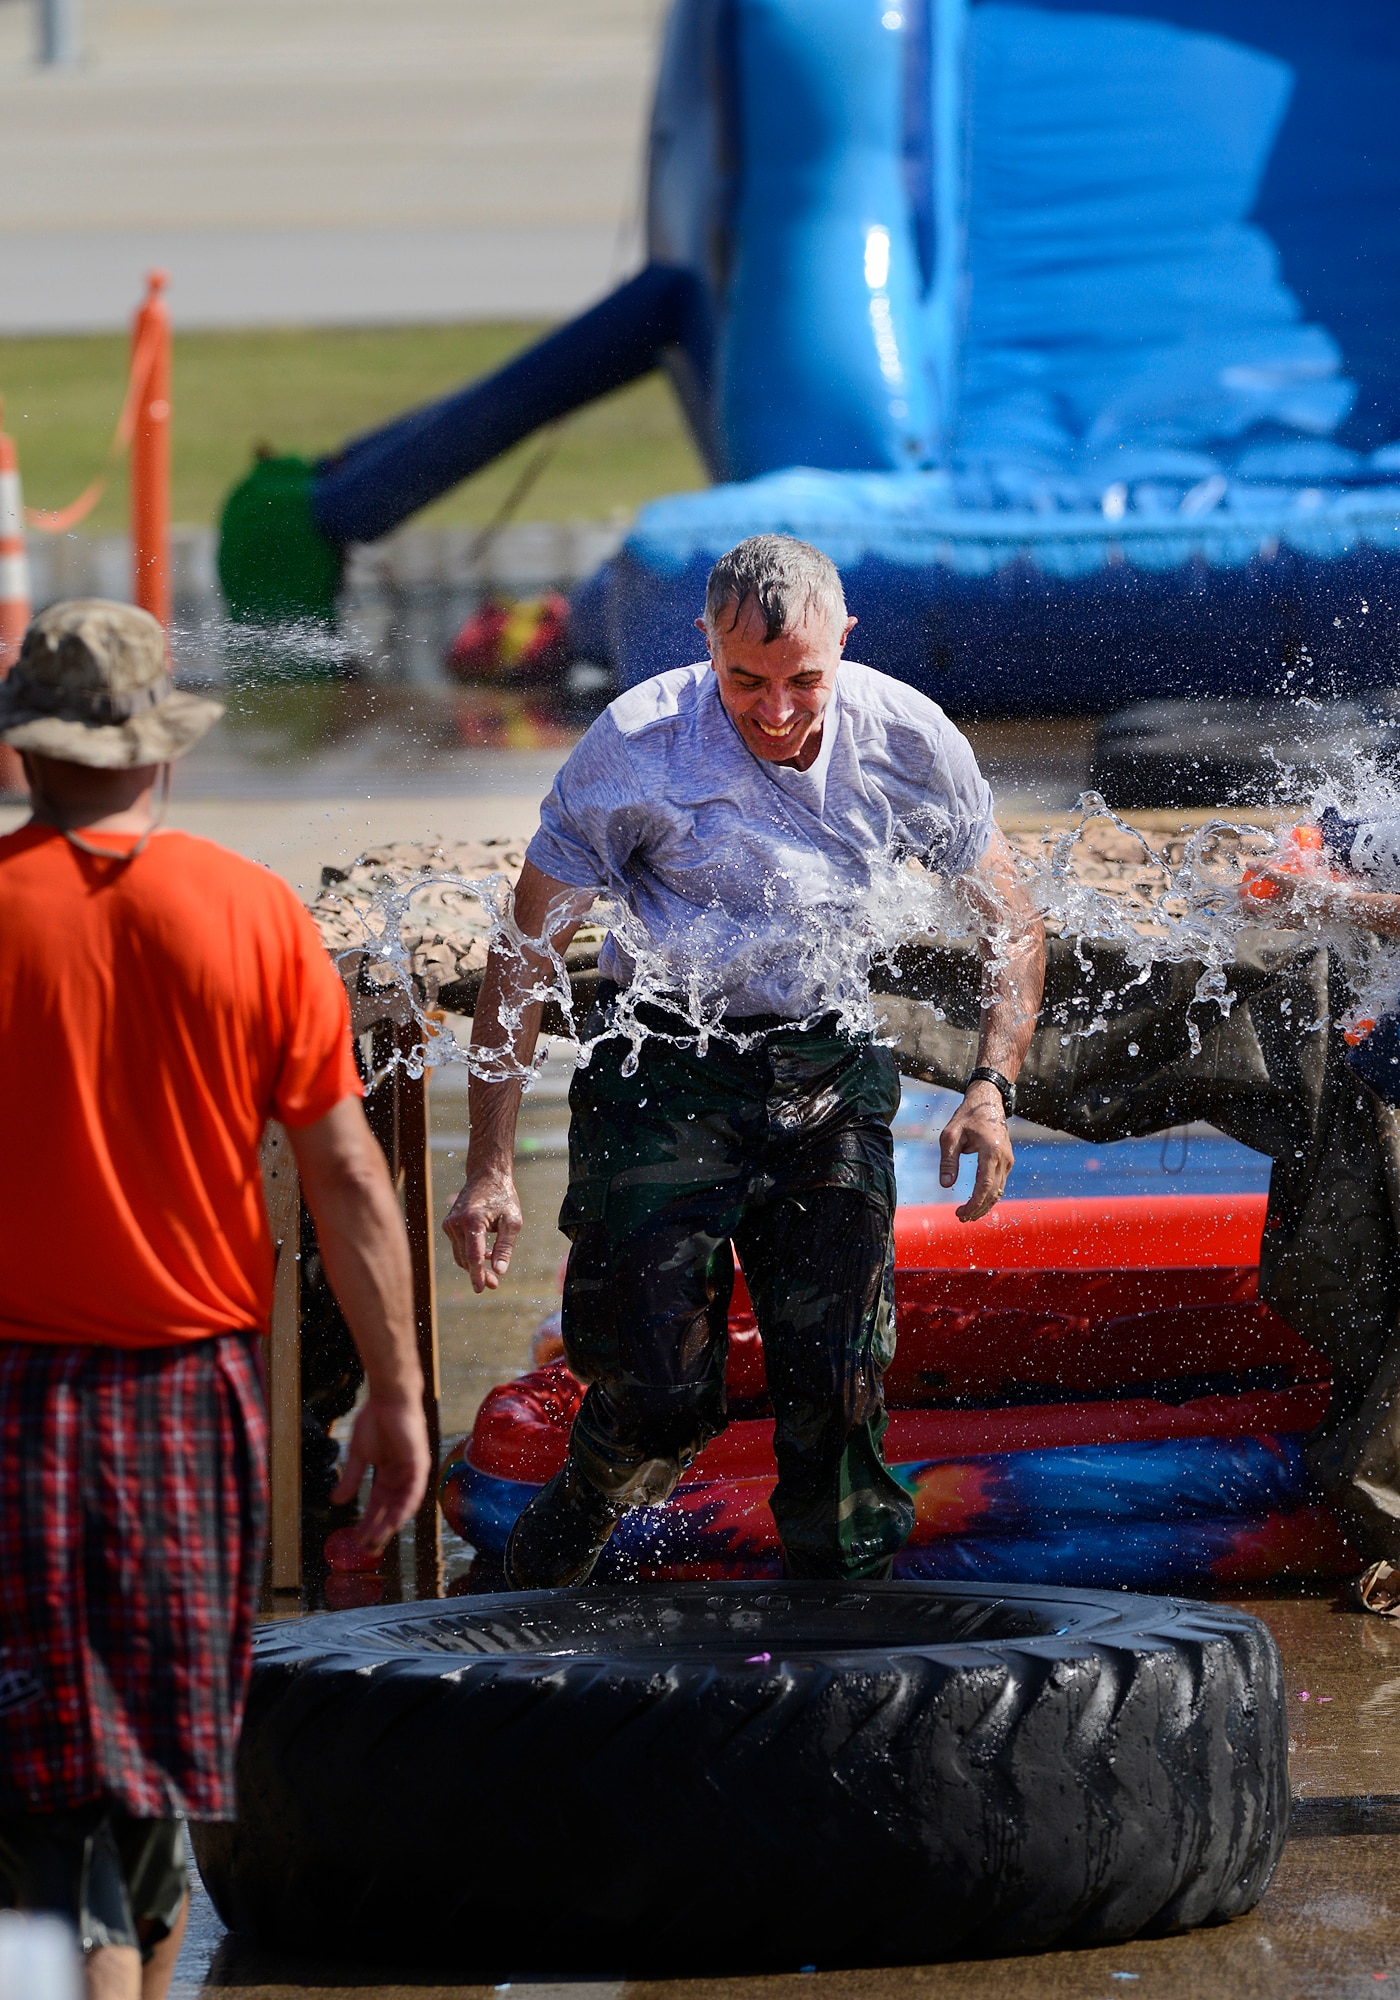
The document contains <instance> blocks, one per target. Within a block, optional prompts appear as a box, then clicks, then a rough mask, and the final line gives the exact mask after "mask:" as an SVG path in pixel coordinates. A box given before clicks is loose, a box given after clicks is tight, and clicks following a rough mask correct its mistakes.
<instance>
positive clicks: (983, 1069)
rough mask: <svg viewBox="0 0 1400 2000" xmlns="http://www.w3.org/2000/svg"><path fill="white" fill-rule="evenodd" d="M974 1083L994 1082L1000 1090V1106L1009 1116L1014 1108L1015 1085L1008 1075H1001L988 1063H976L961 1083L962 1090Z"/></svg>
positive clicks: (969, 1087) (967, 1088) (968, 1088)
mask: <svg viewBox="0 0 1400 2000" xmlns="http://www.w3.org/2000/svg"><path fill="white" fill-rule="evenodd" d="M974 1083H994V1084H995V1085H996V1087H997V1089H998V1090H999V1091H1000V1092H1001V1102H1002V1108H1003V1109H1004V1111H1005V1112H1006V1115H1007V1117H1008V1118H1009V1117H1010V1116H1011V1114H1012V1112H1013V1111H1014V1110H1015V1109H1016V1086H1015V1084H1014V1083H1013V1082H1012V1081H1011V1078H1010V1077H1009V1076H1003V1075H1002V1073H1001V1071H1000V1070H999V1069H993V1068H992V1066H991V1064H990V1063H978V1065H977V1067H976V1069H975V1070H973V1072H972V1074H971V1076H970V1077H969V1078H968V1079H967V1082H966V1083H965V1084H964V1085H963V1089H964V1091H967V1090H970V1089H971V1088H972V1086H973V1084H974Z"/></svg>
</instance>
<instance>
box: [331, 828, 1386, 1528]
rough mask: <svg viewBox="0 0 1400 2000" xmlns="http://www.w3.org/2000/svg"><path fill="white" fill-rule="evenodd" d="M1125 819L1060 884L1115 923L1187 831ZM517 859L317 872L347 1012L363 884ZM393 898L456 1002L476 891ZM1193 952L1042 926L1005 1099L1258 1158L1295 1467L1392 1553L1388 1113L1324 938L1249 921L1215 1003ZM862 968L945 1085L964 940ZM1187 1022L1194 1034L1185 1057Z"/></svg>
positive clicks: (888, 1020) (966, 993) (587, 960)
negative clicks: (1286, 1340)
mask: <svg viewBox="0 0 1400 2000" xmlns="http://www.w3.org/2000/svg"><path fill="white" fill-rule="evenodd" d="M1138 824H1140V825H1141V826H1142V827H1143V830H1144V831H1145V832H1147V833H1148V834H1149V837H1151V838H1153V839H1154V841H1155V844H1156V846H1157V848H1158V851H1159V852H1161V853H1162V854H1163V855H1164V861H1163V864H1162V865H1161V866H1160V867H1155V866H1154V865H1153V864H1151V863H1146V862H1144V859H1143V855H1142V850H1141V848H1140V847H1139V846H1138V845H1137V844H1136V843H1135V842H1133V841H1132V840H1131V839H1130V838H1129V836H1127V835H1125V834H1124V833H1122V832H1120V831H1119V830H1118V829H1116V828H1114V827H1112V826H1111V825H1103V826H1093V827H1091V828H1090V829H1089V830H1088V831H1087V833H1086V834H1085V835H1084V836H1082V837H1081V839H1080V840H1079V842H1078V843H1077V845H1076V847H1075V849H1074V852H1073V855H1072V857H1071V860H1070V867H1071V872H1072V874H1073V877H1074V880H1075V881H1076V882H1079V883H1082V884H1084V885H1085V886H1092V887H1095V888H1098V889H1100V890H1103V891H1105V892H1107V893H1109V894H1111V895H1113V896H1115V897H1116V898H1119V899H1120V900H1122V901H1123V902H1125V903H1126V904H1127V905H1128V908H1127V911H1126V912H1125V914H1127V915H1128V916H1129V918H1130V920H1131V921H1132V922H1133V925H1134V928H1136V929H1138V930H1140V931H1142V932H1144V933H1146V934H1149V935H1150V934H1151V932H1152V931H1153V930H1154V929H1156V928H1157V927H1158V926H1157V924H1156V923H1155V922H1154V921H1153V912H1152V905H1153V903H1154V902H1155V899H1156V898H1157V897H1158V896H1160V895H1161V893H1162V891H1163V889H1164V887H1165V886H1166V885H1167V882H1168V879H1169V871H1170V869H1171V868H1172V867H1174V866H1175V865H1176V864H1177V863H1178V862H1179V860H1180V855H1181V852H1182V851H1183V849H1184V838H1183V837H1181V836H1168V833H1167V827H1166V826H1165V825H1164V826H1161V827H1158V826H1156V825H1153V824H1150V823H1149V821H1148V818H1147V816H1143V819H1142V820H1140V821H1139V822H1138ZM1008 832H1009V834H1010V837H1011V839H1012V841H1013V844H1014V845H1015V846H1016V847H1017V848H1018V849H1019V850H1020V851H1021V852H1022V853H1023V854H1024V855H1025V856H1026V858H1027V859H1028V860H1030V861H1032V862H1033V863H1034V862H1035V861H1037V860H1043V859H1044V857H1045V855H1046V852H1047V845H1046V843H1047V842H1051V841H1053V839H1054V833H1053V831H1052V833H1051V834H1048V835H1047V834H1045V833H1044V832H1043V831H1042V830H1041V829H1038V828H1031V827H1023V826H1015V825H1013V826H1012V827H1011V828H1009V829H1008ZM1253 844H1254V843H1253V842H1251V841H1248V840H1247V841H1246V845H1253ZM1259 844H1260V845H1262V844H1263V837H1262V836H1261V837H1260V840H1259ZM1237 845H1238V843H1237V842H1236V841H1235V840H1233V839H1229V838H1227V839H1226V840H1224V841H1223V842H1221V843H1217V844H1216V848H1215V851H1214V854H1213V856H1208V857H1207V860H1206V864H1205V865H1207V866H1215V865H1217V864H1219V865H1221V866H1222V867H1223V866H1225V865H1226V864H1227V863H1228V860H1229V856H1230V850H1231V849H1233V848H1235V847H1237ZM1173 848H1175V851H1173ZM522 858H523V843H519V844H517V843H513V842H505V841H500V842H485V843H470V844H469V843H459V844H456V845H452V844H443V845H442V846H438V847H427V846H421V845H410V844H409V843H403V842H401V843H394V844H392V845H390V846H386V847H383V848H379V849H376V850H374V851H373V852H371V853H368V854H366V855H364V856H363V857H362V858H361V859H360V860H359V861H358V862H356V864H355V865H354V867H352V868H350V869H348V870H344V871H341V870H335V869H327V870H326V871H325V875H324V877H323V888H322V891H321V894H320V895H319V896H318V898H317V900H316V902H315V903H314V904H313V905H312V914H313V915H314V916H315V917H316V919H317V921H318V923H319V924H320V927H321V931H322V935H323V936H324V937H325V939H326V942H327V945H328V947H329V948H330V949H332V950H333V951H336V952H337V953H343V954H345V955H344V956H343V957H342V961H341V962H342V966H343V969H344V970H345V972H346V974H347V984H349V986H350V988H351V992H352V994H353V995H354V996H355V1000H356V1013H357V1019H358V1020H359V1021H360V1023H361V1025H367V1024H368V1023H369V1021H370V1020H372V1019H374V1018H377V1015H376V1013H375V1009H376V1008H377V1009H378V1012H379V1015H382V1014H383V1013H384V1012H385V1011H386V1010H385V1008H384V1004H383V996H384V987H383V981H384V979H385V978H386V977H392V975H390V974H388V973H387V970H386V968H384V967H383V966H376V965H375V963H374V961H373V956H372V946H371V948H370V950H369V951H366V949H365V933H364V923H363V921H362V918H364V917H365V916H366V915H367V914H368V913H369V912H370V910H371V906H372V905H373V903H374V899H375V897H376V895H377V894H378V893H379V892H380V891H381V890H383V889H384V888H385V887H393V886H394V885H395V884H400V885H401V884H403V883H405V882H407V881H410V880H411V879H413V877H414V876H415V875H429V874H433V873H437V872H449V873H454V874H462V875H466V876H468V877H471V878H479V877H481V876H483V875H486V874H489V873H491V872H492V871H499V872H500V873H501V874H502V875H505V876H508V877H509V878H511V879H514V877H515V875H516V874H517V873H518V870H519V867H520V863H521V859H522ZM1236 866H1237V863H1236ZM1169 907H1170V906H1169ZM411 909H412V917H411V922H408V923H405V925H404V928H403V935H404V939H405V943H406V944H407V945H408V946H409V948H410V952H411V964H412V970H413V976H414V982H415V986H416V987H417V989H418V992H419V995H420V998H421V1000H423V1001H426V1002H428V1003H429V1004H433V1003H436V1004H438V1005H441V1006H444V1007H446V1008H447V1009H448V1010H450V1011H462V1012H469V1011H470V1008H471V1005H472V1003H473V1001H474V998H475V992H476V987H477V984H478V981H479V979H480V973H481V969H482V967H483V965H484V963H485V941H486V936H487V924H486V920H485V918H484V916H483V914H482V911H481V907H480V904H479V903H478V902H477V900H476V899H475V898H474V897H472V896H470V895H467V894H464V893H463V892H462V891H454V890H450V889H440V888H430V889H427V890H425V891H424V892H423V893H422V894H421V895H420V896H419V897H417V898H415V899H414V902H413V904H412V906H411ZM599 941H600V934H599V933H597V932H596V931H595V932H592V933H580V935H579V938H578V939H577V941H576V943H575V945H574V947H573V948H572V949H571V951H570V953H569V963H570V970H571V973H572V974H573V976H574V983H575V989H576V993H577V996H578V997H579V998H580V999H581V998H582V997H583V992H584V991H585V990H586V988H587V986H588V984H589V983H590V979H591V976H592V975H593V968H594V967H595V966H596V961H597V948H598V943H599ZM1204 969H1205V968H1204V966H1203V965H1202V964H1201V963H1199V962H1187V963H1181V964H1162V965H1158V966H1155V967H1153V969H1152V970H1151V972H1150V974H1149V976H1148V978H1147V979H1146V981H1145V982H1143V983H1142V984H1136V985H1135V984H1133V979H1134V977H1135V974H1134V969H1133V967H1132V966H1131V965H1130V964H1129V960H1128V953H1127V950H1126V947H1125V946H1124V945H1123V944H1121V943H1110V942H1101V941H1093V940H1085V939H1080V940H1078V941H1076V940H1075V939H1073V938H1071V937H1052V939H1051V942H1050V949H1049V964H1048V969H1047V978H1046V995H1045V1006H1044V1009H1043V1011H1042V1015H1041V1024H1040V1026H1039V1027H1038V1029H1037V1031H1036V1035H1035V1038H1034V1041H1033V1042H1032V1045H1031V1050H1030V1054H1029V1056H1028V1058H1027V1062H1026V1065H1025V1068H1024V1070H1023V1071H1022V1076H1021V1083H1020V1090H1019V1098H1018V1107H1017V1108H1018V1110H1019V1111H1021V1112H1022V1113H1023V1114H1024V1115H1025V1116H1026V1117H1028V1118H1031V1119H1033V1120H1035V1121H1037V1122H1038V1123H1041V1124H1044V1125H1049V1126H1053V1127H1056V1128H1057V1129H1059V1130H1061V1131H1065V1132H1070V1133H1073V1134H1075V1135H1076V1136H1078V1137H1080V1138H1084V1139H1094V1140H1099V1141H1103V1140H1110V1139H1122V1138H1129V1137H1133V1136H1135V1135H1139V1134H1144V1133H1148V1132H1156V1131H1160V1130H1161V1129H1163V1128H1164V1127H1167V1126H1171V1125H1177V1124H1182V1123H1184V1122H1189V1121H1191V1120H1194V1119H1201V1120H1205V1121H1207V1122H1209V1123H1210V1124H1212V1125H1215V1126H1217V1127H1218V1128H1219V1129H1220V1130H1221V1131H1223V1132H1226V1133H1228V1134H1229V1135H1230V1136H1231V1137H1232V1138H1235V1139H1238V1140H1240V1141H1242V1142H1243V1143H1244V1144H1245V1145H1248V1146H1252V1147H1254V1148H1256V1149H1257V1150H1258V1151H1259V1152H1262V1153H1267V1154H1268V1155H1269V1156H1270V1158H1271V1159H1272V1160H1273V1162H1274V1171H1273V1175H1272V1179H1271V1182H1270V1193H1269V1205H1268V1215H1267V1220H1266V1222H1265V1229H1264V1241H1263V1252H1262V1258H1261V1264H1260V1292H1261V1295H1262V1296H1263V1297H1264V1298H1266V1299H1267V1300H1268V1301H1269V1302H1270V1303H1271V1304H1272V1305H1274V1306H1275V1307H1276V1308H1277V1309H1278V1311H1279V1312H1280V1313H1281V1314H1282V1315H1283V1317H1284V1318H1285V1319H1287V1320H1288V1321H1289V1322H1290V1323H1291V1324H1292V1325H1293V1326H1295V1327H1296V1328H1297V1329H1298V1330H1299V1332H1301V1333H1302V1334H1303V1335H1304V1337H1305V1338H1306V1339H1308V1340H1310V1341H1311V1342H1312V1343H1313V1344H1314V1345H1315V1346H1316V1347H1317V1348H1318V1349H1319V1350H1320V1351H1321V1352H1322V1353H1324V1354H1325V1355H1326V1356H1327V1357H1328V1359H1329V1361H1330V1363H1331V1366H1332V1371H1333V1383H1334V1387H1333V1395H1332V1404H1331V1408H1330V1411H1329V1414H1328V1417H1327V1421H1326V1423H1325V1424H1324V1425H1323V1426H1322V1427H1321V1429H1320V1430H1319V1431H1318V1433H1317V1434H1316V1435H1315V1437H1314V1439H1313V1441H1312V1448H1311V1459H1312V1464H1313V1469H1314V1472H1315V1474H1316V1476H1317V1478H1318V1479H1319V1482H1320V1484H1321V1485H1322V1487H1323V1489H1324V1490H1325V1491H1326V1493H1327V1494H1328V1496H1329V1498H1330V1499H1331V1500H1332V1501H1333V1503H1334V1504H1335V1505H1336V1506H1337V1507H1338V1508H1339V1509H1340V1510H1341V1511H1342V1512H1343V1513H1344V1514H1345V1515H1346V1516H1347V1518H1348V1520H1349V1523H1350V1524H1351V1525H1352V1526H1353V1528H1354V1529H1355V1530H1356V1533H1357V1537H1358V1540H1359V1541H1360V1542H1361V1543H1362V1544H1363V1545H1365V1546H1367V1547H1369V1548H1370V1549H1371V1550H1372V1551H1373V1552H1374V1553H1375V1554H1378V1555H1387V1556H1389V1557H1391V1558H1392V1559H1394V1560H1400V1418H1397V1415H1396V1407H1397V1405H1396V1396H1397V1390H1400V1342H1398V1341H1397V1339H1396V1318H1397V1311H1400V1112H1397V1111H1395V1110H1393V1109H1391V1107H1389V1106H1388V1105H1385V1104H1383V1103H1381V1101H1380V1100H1379V1099H1378V1098H1377V1097H1375V1096H1374V1095H1373V1094H1372V1092H1371V1091H1370V1090H1368V1089H1367V1088H1366V1087H1365V1086H1364V1085H1362V1084H1361V1083H1359V1082H1358V1081H1357V1080H1356V1078H1355V1076H1354V1075H1353V1073H1352V1072H1351V1070H1350V1069H1349V1068H1348V1067H1347V1064H1346V1062H1345V1060H1344V1054H1345V1044H1344V1043H1343V1041H1342V1038H1341V1035H1340V1033H1339V1032H1338V1030H1337V1029H1336V1027H1335V1026H1334V1025H1333V1023H1335V1022H1336V1021H1338V1020H1340V1019H1341V1018H1342V1017H1343V1016H1344V1014H1345V1013H1346V1011H1347V1009H1348V1007H1349V1006H1350V1005H1351V997H1352V996H1351V995H1350V993H1349V992H1348V990H1347V987H1346V981H1345V977H1344V975H1343V973H1342V971H1341V969H1340V967H1339V966H1338V965H1337V963H1336V961H1335V959H1332V958H1330V957H1329V954H1328V953H1327V952H1326V951H1325V950H1322V949H1319V948H1317V947H1315V946H1313V945H1311V944H1309V943H1307V942H1306V941H1302V940H1300V939H1299V938H1298V937H1297V936H1296V935H1291V934H1288V933H1283V932H1263V931H1260V932H1255V933H1252V934H1250V941H1249V942H1248V943H1247V944H1246V945H1245V946H1244V947H1242V948H1241V950H1240V952H1239V953H1238V955H1237V957H1236V960H1235V963H1234V964H1233V965H1232V966H1231V967H1230V968H1229V969H1228V973H1227V981H1226V984H1227V988H1228V990H1229V992H1230V993H1232V994H1233V995H1234V1000H1233V1004H1231V1005H1230V1006H1229V1011H1228V1012H1225V1011H1223V1010H1222V1008H1221V1007H1220V1006H1219V1005H1217V1004H1216V1003H1215V1002H1214V1001H1206V1002H1201V1001H1198V1000H1196V999H1195V998H1194V995H1195V990H1196V985H1197V981H1198V980H1199V978H1200V976H1201V973H1202V971H1203V970H1204ZM873 983H874V985H875V987H876V989H877V991H878V993H879V994H880V1010H881V1013H882V1016H883V1019H884V1023H885V1028H886V1032H888V1033H889V1034H891V1035H893V1036H894V1037H896V1038H897V1044H898V1057H899V1062H900V1066H901V1068H902V1069H904V1071H905V1072H906V1073H907V1074H909V1075H911V1076H916V1077H920V1078H923V1079H925V1080H927V1081H929V1082H933V1083H939V1084H944V1085H947V1086H950V1087H954V1088H960V1087H961V1084H962V1082H963V1079H964V1078H965V1077H966V1075H967V1072H968V1070H969V1069H970V1068H971V1066H972V1063H973V1060H974V1051H975V1047H976V1040H977V1023H978V1016H979V992H980V968H979V963H978V958H977V952H976V949H975V946H974V945H973V944H972V943H970V942H965V941H957V942H953V943H948V942H944V941H941V940H938V939H933V938H922V939H914V940H912V941H911V942H910V944H909V945H908V946H907V947H905V948H904V949H903V950H902V952H901V953H900V957H899V962H898V964H897V965H896V966H894V967H882V968H881V969H880V970H879V971H878V972H877V975H876V977H875V980H874V982H873ZM940 1016H941V1018H940ZM1193 1022H1194V1024H1195V1027H1196V1030H1197V1032H1198V1034H1199V1037H1200V1043H1201V1046H1200V1051H1199V1053H1198V1054H1195V1055H1193V1054H1192V1052H1191V1024H1192V1023H1193ZM547 1025H552V1026H554V1027H555V1029H556V1031H558V1030H562V1029H563V1027H564V1025H565V1024H564V1022H563V1019H562V1016H561V1017H560V1018H559V1019H558V1020H557V1022H553V1023H547ZM1134 1051H1136V1052H1135V1053H1134Z"/></svg>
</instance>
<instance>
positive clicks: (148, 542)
mask: <svg viewBox="0 0 1400 2000" xmlns="http://www.w3.org/2000/svg"><path fill="white" fill-rule="evenodd" d="M165 284H166V275H165V272H164V271H150V272H148V273H147V276H146V286H147V291H146V300H145V303H144V304H143V305H142V306H141V308H140V310H139V311H138V312H137V315H136V319H135V322H134V324H133V326H132V329H131V352H132V358H133V361H135V360H136V359H137V357H138V356H140V357H141V362H140V365H141V366H142V367H143V368H144V370H145V381H144V382H143V383H142V384H141V385H140V388H139V390H138V392H137V403H136V427H135V429H134V430H133V432H132V434H131V596H132V601H133V602H134V603H136V604H139V605H140V606H141V609H142V610H143V611H149V612H150V614H151V616H152V617H153V618H157V619H159V620H160V622H161V624H162V625H163V626H164V627H165V629H166V631H167V632H168V631H169V630H170V608H171V599H170V386H171V385H170V314H169V312H168V311H167V310H166V305H165V300H164V299H163V298H162V297H161V293H162V292H163V291H164V290H165Z"/></svg>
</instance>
